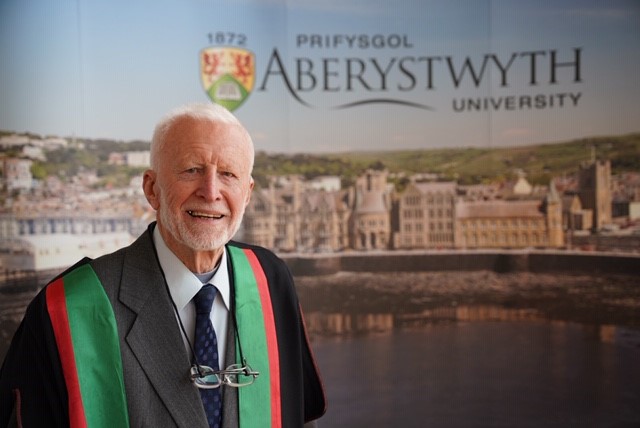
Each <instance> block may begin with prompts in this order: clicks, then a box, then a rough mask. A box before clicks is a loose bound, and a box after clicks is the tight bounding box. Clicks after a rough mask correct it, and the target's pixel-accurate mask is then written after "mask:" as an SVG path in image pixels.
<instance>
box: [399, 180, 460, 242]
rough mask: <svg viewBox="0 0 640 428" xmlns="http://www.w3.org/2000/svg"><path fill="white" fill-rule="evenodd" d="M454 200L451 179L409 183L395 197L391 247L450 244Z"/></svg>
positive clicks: (451, 239) (453, 184) (452, 240)
mask: <svg viewBox="0 0 640 428" xmlns="http://www.w3.org/2000/svg"><path fill="white" fill-rule="evenodd" d="M455 201H456V183H454V182H442V183H438V182H429V183H411V184H409V185H408V186H407V187H406V189H405V190H404V191H403V192H402V193H401V194H400V195H399V196H398V209H397V224H398V226H397V227H398V230H397V232H396V233H395V234H394V247H395V248H402V249H410V248H443V247H444V248H452V247H454V245H455V233H454V222H455Z"/></svg>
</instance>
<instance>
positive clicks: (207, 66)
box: [200, 47, 255, 111]
mask: <svg viewBox="0 0 640 428" xmlns="http://www.w3.org/2000/svg"><path fill="white" fill-rule="evenodd" d="M200 78H201V80H202V86H203V87H204V90H205V91H206V93H207V94H208V95H209V98H211V100H212V101H213V102H215V103H216V104H220V105H222V106H224V107H226V108H227V109H228V110H230V111H233V110H235V109H237V108H238V107H240V105H241V104H242V103H243V102H244V101H245V100H246V99H247V97H248V96H249V94H250V93H251V90H252V89H253V84H254V81H255V55H254V54H253V52H251V51H249V50H247V49H242V48H236V47H209V48H205V49H203V50H202V51H200Z"/></svg>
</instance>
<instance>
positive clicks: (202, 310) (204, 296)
mask: <svg viewBox="0 0 640 428" xmlns="http://www.w3.org/2000/svg"><path fill="white" fill-rule="evenodd" d="M217 293H218V290H217V289H216V288H215V287H214V286H213V285H211V284H206V285H204V286H203V287H202V288H201V289H200V291H198V293H197V294H196V296H195V297H194V298H193V302H194V303H195V305H196V331H195V340H194V351H195V353H196V360H197V362H198V364H201V365H204V366H209V367H211V368H212V369H214V370H220V367H219V363H218V340H217V338H216V332H215V330H214V329H213V325H212V324H211V307H212V306H213V301H214V300H215V298H216V294H217ZM221 388H222V386H221V387H220V388H214V389H200V396H201V397H202V404H203V405H204V411H205V413H206V414H207V421H208V422H209V427H210V428H220V427H221V426H222V395H221V393H220V392H221V391H220V389H221Z"/></svg>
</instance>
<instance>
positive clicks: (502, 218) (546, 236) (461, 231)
mask: <svg viewBox="0 0 640 428" xmlns="http://www.w3.org/2000/svg"><path fill="white" fill-rule="evenodd" d="M563 245H564V234H563V230H562V201H561V200H560V198H559V196H558V193H557V191H556V190H555V186H554V185H553V183H552V184H551V186H550V190H549V193H548V195H547V196H546V197H545V198H544V199H542V200H540V199H516V200H493V201H484V200H482V201H458V203H457V204H456V247H458V248H527V247H561V246H563Z"/></svg>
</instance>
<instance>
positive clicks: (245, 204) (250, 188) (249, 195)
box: [244, 177, 255, 208]
mask: <svg viewBox="0 0 640 428" xmlns="http://www.w3.org/2000/svg"><path fill="white" fill-rule="evenodd" d="M254 184H255V182H254V181H253V177H251V181H250V182H249V191H248V192H247V198H246V200H245V201H244V207H245V208H247V206H248V205H249V202H250V201H251V193H253V185H254Z"/></svg>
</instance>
